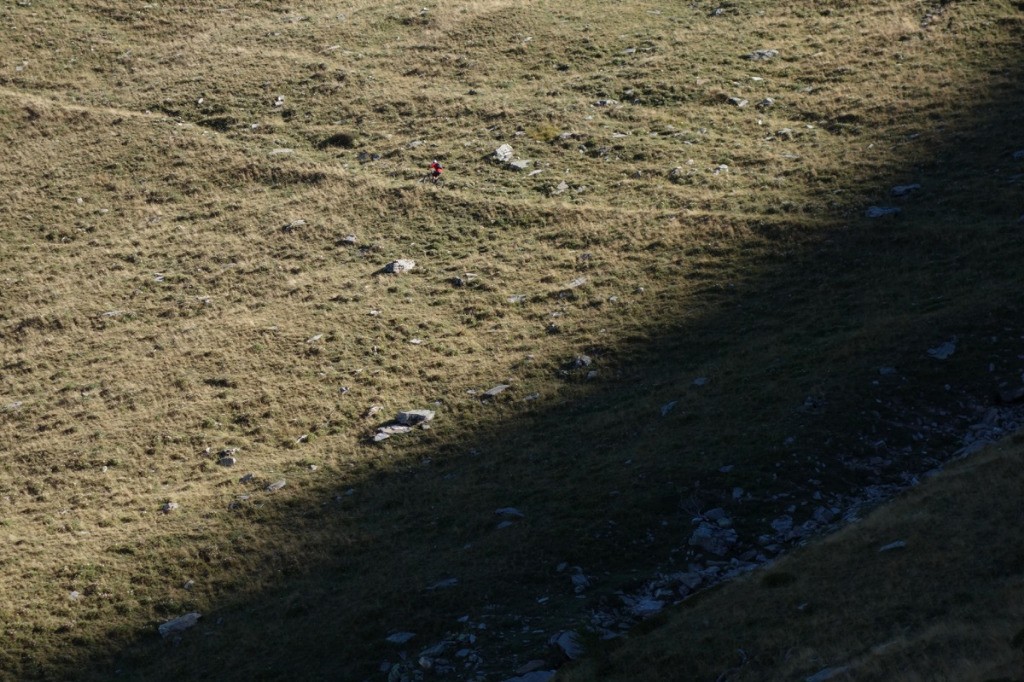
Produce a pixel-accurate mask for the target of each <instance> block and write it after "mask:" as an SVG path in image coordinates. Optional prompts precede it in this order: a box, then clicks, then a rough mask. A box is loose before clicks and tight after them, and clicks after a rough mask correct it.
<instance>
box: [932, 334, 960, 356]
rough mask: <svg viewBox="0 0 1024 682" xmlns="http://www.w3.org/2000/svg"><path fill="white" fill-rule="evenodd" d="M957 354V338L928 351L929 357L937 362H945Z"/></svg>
mask: <svg viewBox="0 0 1024 682" xmlns="http://www.w3.org/2000/svg"><path fill="white" fill-rule="evenodd" d="M955 352H956V337H955V336H954V337H953V338H952V339H950V340H949V341H945V342H943V343H940V344H939V345H938V346H936V347H935V348H929V349H928V355H929V356H930V357H933V358H935V359H936V360H945V359H947V358H949V357H950V356H952V355H953V353H955Z"/></svg>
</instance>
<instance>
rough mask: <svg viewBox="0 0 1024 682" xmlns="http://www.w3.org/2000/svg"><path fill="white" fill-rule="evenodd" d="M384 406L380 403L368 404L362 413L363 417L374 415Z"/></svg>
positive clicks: (367, 417)
mask: <svg viewBox="0 0 1024 682" xmlns="http://www.w3.org/2000/svg"><path fill="white" fill-rule="evenodd" d="M383 409H384V408H383V407H382V406H381V405H370V406H369V407H368V408H366V412H364V413H363V419H369V418H371V417H375V416H376V415H377V414H378V413H379V412H380V411H381V410H383Z"/></svg>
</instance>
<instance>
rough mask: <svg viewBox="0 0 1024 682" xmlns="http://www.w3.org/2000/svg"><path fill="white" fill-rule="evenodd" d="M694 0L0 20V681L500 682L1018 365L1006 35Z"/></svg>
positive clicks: (939, 439)
mask: <svg viewBox="0 0 1024 682" xmlns="http://www.w3.org/2000/svg"><path fill="white" fill-rule="evenodd" d="M716 9H717V6H711V4H708V3H686V4H679V5H671V6H669V5H659V4H656V3H644V2H626V3H601V2H588V1H584V0H569V1H567V2H557V3H556V2H547V1H540V0H536V1H532V2H512V1H501V0H493V1H483V0H481V1H479V2H470V1H466V2H451V3H441V4H438V5H427V6H424V5H422V4H417V5H413V4H407V3H371V2H363V1H362V0H353V1H352V2H337V1H325V2H298V3H293V4H289V5H283V4H281V3H278V2H233V1H232V0H226V1H225V2H216V3H212V2H209V3H208V2H178V3H170V2H167V3H147V4H142V3H129V2H124V1H122V0H83V1H81V2H75V3H66V2H59V1H57V0H32V1H31V2H16V3H9V4H5V5H4V6H3V7H2V8H0V31H2V33H3V36H4V39H3V40H2V41H0V148H2V156H0V185H2V187H3V193H2V196H0V227H2V231H0V449H2V453H0V530H2V540H3V541H2V543H0V597H2V599H0V624H2V627H3V632H4V636H5V642H6V644H5V646H4V647H0V672H2V674H3V675H5V676H7V677H9V678H11V679H32V678H42V679H69V678H75V677H81V678H88V677H93V678H96V679H109V677H110V675H111V674H112V673H113V672H114V671H119V674H120V675H121V676H123V677H133V676H134V677H137V678H140V679H157V678H168V679H169V678H177V679H181V678H185V677H203V676H205V677H209V678H217V679H225V678H232V677H237V678H249V677H254V676H256V677H258V676H263V677H265V678H270V679H277V678H283V677H288V678H290V679H300V678H305V679H316V678H323V679H365V678H367V677H372V676H373V675H378V674H379V671H380V669H381V663H382V661H390V662H395V661H397V660H398V657H399V651H400V649H398V648H396V647H395V646H394V645H392V644H389V643H387V642H386V641H385V637H386V636H387V635H389V634H390V633H393V632H395V631H399V630H401V631H410V632H415V633H416V634H417V639H416V640H414V641H413V643H412V644H410V647H411V648H410V649H409V651H408V652H407V653H410V654H411V655H414V654H415V653H416V651H418V649H416V647H418V646H429V645H430V644H431V643H433V642H435V641H437V640H438V639H440V638H442V637H444V636H445V635H447V634H450V633H452V632H455V631H458V630H459V628H463V627H464V626H463V624H462V623H464V622H466V621H460V618H463V617H465V616H469V617H470V620H469V621H468V622H473V623H486V624H488V629H486V630H483V629H478V630H475V631H474V632H473V634H474V637H476V638H477V639H478V642H479V644H478V645H477V646H478V647H479V649H480V651H481V652H482V654H481V655H482V661H483V662H482V663H480V664H479V665H478V666H477V667H475V668H473V669H472V670H471V671H469V672H466V673H465V675H468V676H472V675H480V676H489V677H494V678H498V679H504V677H507V676H508V674H509V673H510V670H512V669H514V668H515V667H517V665H518V663H520V662H522V661H523V660H527V659H530V658H536V657H543V656H544V655H545V653H546V651H547V640H548V638H549V636H550V635H551V634H552V633H553V632H557V631H558V630H560V629H564V628H568V627H575V626H577V625H578V624H582V623H584V622H585V620H586V613H587V610H588V609H590V608H592V607H595V606H596V604H597V603H599V601H600V600H602V599H608V598H610V595H614V593H615V591H616V590H619V589H626V588H628V586H629V585H630V584H635V583H636V582H637V581H640V580H643V578H644V576H646V575H649V574H650V573H651V572H653V571H655V570H658V569H661V568H664V567H666V566H671V565H672V564H673V562H686V561H689V560H690V559H694V558H695V557H693V556H690V555H687V553H686V551H674V550H678V549H679V548H686V540H687V538H688V537H689V534H690V532H691V531H692V527H691V524H690V516H691V514H690V513H688V512H687V511H686V509H687V508H688V505H689V504H691V503H692V501H693V500H695V499H696V500H698V501H699V502H700V503H701V504H706V505H712V506H713V505H715V504H718V503H720V502H721V501H722V500H723V499H728V498H729V496H730V491H731V490H732V489H733V488H734V487H736V486H742V487H743V488H745V489H747V490H756V491H758V498H759V499H760V500H761V504H759V505H755V506H753V507H748V508H747V509H746V511H745V512H744V513H745V514H746V515H747V518H740V517H739V515H737V523H738V526H739V527H740V528H741V530H744V532H748V531H749V533H750V534H752V535H756V533H757V532H758V531H757V530H756V528H757V527H758V524H762V525H763V522H764V520H765V519H766V518H771V515H772V514H776V513H778V511H779V510H778V509H777V508H776V506H777V505H774V504H773V503H772V502H771V498H772V496H773V495H775V494H781V493H785V494H790V493H792V492H793V491H794V490H797V489H803V488H805V487H806V479H807V475H808V474H807V469H808V467H810V466H814V467H815V468H816V471H818V472H819V478H821V479H822V481H824V485H826V486H828V487H830V488H831V489H832V490H833V491H836V492H837V494H838V493H842V494H852V493H854V492H855V491H856V490H858V489H859V487H860V486H862V485H864V484H865V483H867V482H871V481H867V480H866V479H865V477H864V476H863V473H862V472H861V473H858V470H856V469H851V468H848V467H845V466H843V465H842V464H841V463H842V462H850V461H859V460H860V459H863V458H869V457H872V456H876V455H877V454H878V448H879V447H882V446H879V445H878V443H880V442H881V443H884V444H886V443H887V445H885V447H886V448H891V449H897V448H898V449H900V451H901V452H904V454H903V455H901V457H902V459H899V460H898V461H896V462H895V463H893V464H892V471H891V472H890V473H892V474H893V475H896V474H898V473H899V471H900V470H901V469H906V470H920V469H923V468H927V467H928V466H931V465H932V464H934V463H935V462H936V461H938V460H940V459H941V458H942V457H943V456H944V455H945V454H946V453H948V452H950V451H951V449H953V447H954V445H955V443H954V441H956V440H957V438H958V437H959V433H960V431H962V429H964V428H966V427H967V426H969V425H970V424H971V423H973V420H975V419H976V418H977V417H978V415H977V414H976V411H977V409H978V406H979V405H980V404H983V403H984V402H985V401H987V400H990V397H991V395H992V392H993V391H994V390H995V388H996V387H998V386H1002V385H1005V384H1006V383H1007V382H1018V378H1019V375H1020V372H1021V369H1022V368H1021V366H1020V365H1021V363H1020V360H1019V356H1020V355H1022V354H1024V347H1022V344H1021V338H1022V333H1024V332H1022V329H1021V324H1020V297H1019V292H1020V290H1021V284H1022V283H1024V281H1022V275H1021V269H1020V268H1019V262H1020V255H1021V250H1022V242H1021V239H1020V233H1021V226H1020V222H1019V219H1018V217H1019V216H1020V213H1021V211H1022V210H1024V209H1022V206H1021V173H1022V172H1024V171H1022V168H1021V163H1022V161H1021V160H1020V158H1019V157H1016V156H1015V155H1014V152H1015V151H1017V150H1019V149H1022V148H1024V141H1021V140H1020V139H1019V130H1020V123H1021V116H1022V114H1021V109H1020V106H1019V104H1020V101H1021V83H1022V81H1024V79H1022V78H1021V69H1020V60H1019V54H1018V53H1019V46H1020V41H1021V37H1022V35H1024V32H1022V18H1024V12H1022V11H1021V8H1020V5H1019V3H1016V2H1010V1H1009V0H992V1H990V2H948V3H930V2H917V1H910V0H879V1H876V2H864V3H848V2H838V1H837V2H820V1H815V2H812V1H810V0H796V1H795V2H790V3H786V4H784V5H780V4H778V3H773V2H767V1H766V0H738V1H737V2H733V3H729V4H728V5H723V6H722V8H721V9H722V11H721V12H716V11H714V10H716ZM762 49H771V50H776V51H777V52H778V54H777V55H776V56H775V57H774V58H771V59H767V60H761V61H758V60H751V59H748V58H746V55H749V54H751V53H752V52H754V51H755V50H762ZM733 98H735V99H733ZM741 100H746V101H747V104H746V105H745V106H738V104H739V103H740V101H741ZM769 100H770V101H769ZM1015 136H1018V137H1016V138H1015ZM504 143H507V144H510V145H512V147H513V148H514V153H515V156H516V157H517V158H518V159H522V160H526V161H528V162H529V163H528V164H527V167H526V169H525V170H523V171H515V170H511V169H509V168H507V167H504V166H502V165H500V164H496V163H494V162H493V161H492V160H491V156H492V154H493V152H494V150H495V149H496V148H497V147H498V146H499V145H501V144H504ZM434 158H438V159H440V160H441V161H442V162H443V163H444V164H445V166H446V167H447V169H448V170H447V173H446V178H447V184H446V185H445V186H444V187H442V188H435V187H433V186H426V185H422V184H418V183H417V182H416V181H417V179H418V178H419V177H420V176H421V175H422V174H423V173H424V171H425V169H426V166H427V164H428V163H429V162H430V160H431V159H434ZM912 183H913V184H920V185H921V187H920V189H919V190H918V191H917V192H915V193H912V194H911V195H910V196H909V197H906V198H902V199H894V198H892V197H890V188H891V187H892V186H893V185H897V184H901V185H904V184H912ZM874 204H877V205H882V206H890V205H894V206H897V207H899V208H901V209H902V213H901V214H900V215H898V216H896V217H895V218H894V219H889V220H885V221H871V220H868V219H866V218H865V217H864V211H865V209H866V208H867V207H868V206H871V205H874ZM350 235H352V236H353V237H354V239H349V238H348V237H349V236H350ZM398 258H406V259H412V260H415V261H416V268H415V269H414V270H412V271H411V272H409V273H407V274H404V275H400V276H395V275H387V274H383V273H382V272H381V270H382V268H383V267H384V266H385V265H386V264H387V263H389V262H390V261H392V260H395V259H398ZM954 335H955V336H956V337H957V339H958V350H957V354H956V355H955V356H954V358H953V359H952V360H951V361H950V362H946V363H936V362H935V361H934V360H932V359H930V358H928V357H927V356H926V354H925V349H927V348H929V347H930V346H933V345H935V344H936V343H938V342H941V341H943V340H945V339H947V338H950V337H951V336H954ZM584 356H586V358H585V359H584ZM880 366H894V367H897V368H898V369H899V376H900V381H898V382H888V383H887V382H879V381H878V376H879V375H878V368H879V367H880ZM697 378H702V379H706V382H703V383H704V385H702V386H695V385H694V383H693V382H694V379H697ZM1018 383H1019V382H1018ZM498 384H504V385H508V386H509V388H508V389H507V390H505V391H504V392H502V393H500V394H499V395H497V396H496V397H495V398H494V399H493V400H491V399H486V398H484V396H483V395H482V394H483V392H484V391H486V390H487V389H490V388H491V387H494V386H496V385H498ZM673 401H674V406H673V407H672V409H671V410H664V411H663V409H662V408H663V407H664V406H666V405H668V404H669V403H671V402H673ZM808 404H811V405H813V406H814V408H815V409H813V410H810V411H808V410H807V409H804V408H805V406H806V405H808ZM373 406H380V407H381V410H380V411H379V412H374V410H372V409H371V408H372V407H373ZM415 408H419V409H431V410H434V411H435V412H436V414H437V416H436V419H435V420H434V421H433V422H432V423H431V427H432V428H430V429H429V430H426V429H416V430H414V431H413V432H412V433H409V434H402V435H397V436H394V437H392V438H391V439H389V440H387V441H384V442H382V443H373V442H372V441H371V437H372V435H373V434H374V430H375V428H376V427H377V426H379V425H380V424H381V423H383V422H384V421H386V420H388V419H390V418H391V417H393V416H394V414H395V413H396V412H397V411H399V410H404V409H415ZM917 436H920V437H917ZM911 445H913V448H910V446H911ZM225 451H229V452H230V454H231V455H232V456H233V457H234V458H235V459H236V460H237V463H236V464H235V465H234V466H233V467H231V468H227V467H224V466H221V465H220V464H219V463H218V461H219V459H220V457H221V454H220V453H222V452H225ZM225 454H227V453H225ZM811 462H813V464H811ZM725 465H731V466H732V467H733V468H732V469H729V470H728V471H730V472H731V473H729V474H728V475H726V474H723V473H722V472H721V471H720V470H721V469H722V467H723V466H725ZM821 472H825V473H821ZM247 474H252V476H251V477H247V476H246V475H247ZM280 480H284V481H286V485H285V486H284V487H283V488H280V489H278V490H276V491H274V492H270V491H268V490H267V486H268V485H270V484H271V483H274V482H277V481H280ZM168 503H173V504H175V505H177V507H176V508H174V509H173V510H171V511H169V512H168V513H164V512H163V511H162V510H163V509H165V505H167V504H168ZM508 506H514V507H516V508H517V509H519V510H520V511H521V512H522V513H523V514H524V517H523V518H522V519H520V520H518V521H517V522H515V523H514V524H513V525H512V526H511V527H508V528H501V529H499V528H497V526H498V521H499V519H496V518H495V514H494V510H495V509H498V508H502V507H508ZM563 563H565V564H567V565H569V566H580V567H581V570H584V571H585V572H586V573H587V574H588V575H591V576H593V587H592V589H591V590H590V591H588V592H587V593H585V594H583V595H581V596H578V595H576V594H575V593H574V591H573V589H572V585H571V583H570V582H569V579H568V577H567V575H566V574H565V573H564V572H563V573H560V572H558V571H557V570H556V567H557V566H559V565H560V564H563ZM450 578H456V579H457V580H458V582H457V586H456V587H454V588H452V589H446V590H427V589H426V588H427V587H429V586H431V585H434V584H436V583H438V581H442V580H447V579H450ZM191 611H197V612H201V613H203V614H204V618H203V620H202V621H201V623H200V625H199V626H197V627H196V628H195V629H194V630H192V631H189V632H188V633H186V635H185V636H184V637H183V638H182V640H181V642H180V644H179V645H178V646H173V645H170V644H166V643H164V642H162V641H160V639H159V637H158V635H157V634H156V627H157V625H158V624H159V623H161V622H163V621H165V620H166V619H168V618H172V617H175V616H178V615H181V614H183V613H186V612H191ZM463 634H465V633H463ZM414 657H415V656H414ZM460 674H462V673H460Z"/></svg>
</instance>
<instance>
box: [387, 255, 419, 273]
mask: <svg viewBox="0 0 1024 682" xmlns="http://www.w3.org/2000/svg"><path fill="white" fill-rule="evenodd" d="M415 267H416V261H413V260H407V259H404V258H399V259H398V260H393V261H391V262H390V263H388V264H387V265H385V266H384V272H385V273H387V274H389V275H400V274H402V273H403V272H409V271H410V270H412V269H413V268H415Z"/></svg>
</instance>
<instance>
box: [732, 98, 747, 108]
mask: <svg viewBox="0 0 1024 682" xmlns="http://www.w3.org/2000/svg"><path fill="white" fill-rule="evenodd" d="M749 103H750V102H748V101H747V100H745V99H743V98H742V97H730V98H729V104H731V105H733V106H734V107H737V108H739V109H742V108H743V107H745V106H747V105H748V104H749Z"/></svg>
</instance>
